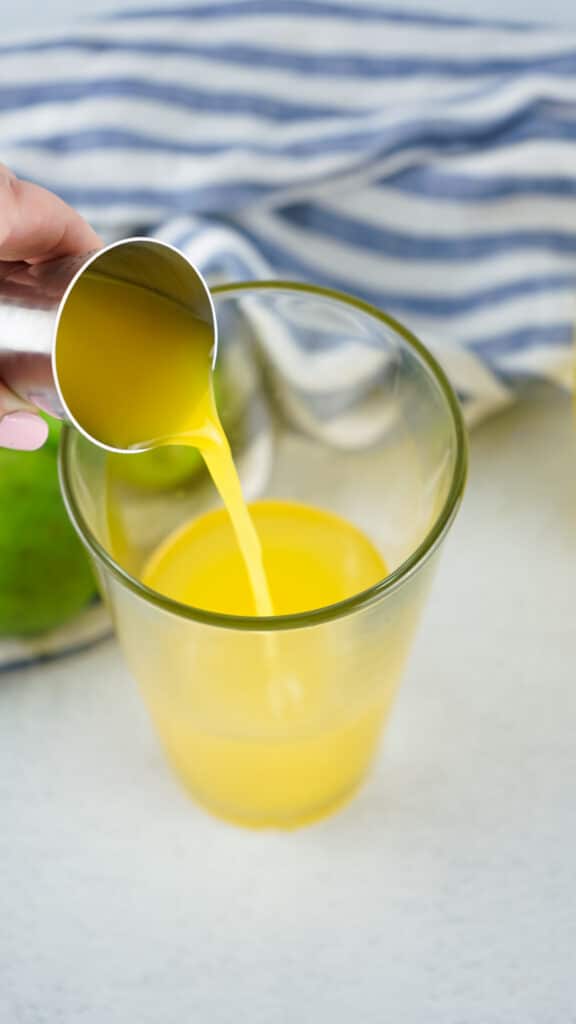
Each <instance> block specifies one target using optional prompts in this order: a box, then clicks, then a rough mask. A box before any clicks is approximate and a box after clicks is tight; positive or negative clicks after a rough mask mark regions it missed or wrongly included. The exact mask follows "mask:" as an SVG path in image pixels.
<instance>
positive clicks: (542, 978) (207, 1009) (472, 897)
mask: <svg viewBox="0 0 576 1024" xmlns="http://www.w3.org/2000/svg"><path fill="white" fill-rule="evenodd" d="M575 609H576V450H575V438H574V424H573V419H572V411H571V406H570V403H569V402H568V400H567V399H565V398H562V397H559V396H555V397H553V398H552V399H548V400H546V401H545V400H544V399H541V400H538V401H536V402H534V403H533V404H532V405H529V406H528V405H526V406H522V407H516V408H515V409H513V410H511V411H510V412H507V413H505V414H503V415H502V416H500V417H498V418H496V419H494V420H492V421H490V422H489V423H488V424H487V425H485V426H484V427H482V428H480V429H479V430H478V431H477V432H476V433H475V435H474V438H473V443H472V467H471V481H470V485H469V490H468V494H467V498H466V500H465V503H464V506H463V509H462V512H461V514H460V517H459V520H458V521H457V524H456V526H455V528H454V530H453V533H452V535H451V537H450V538H449V540H448V543H447V546H446V548H445V552H444V557H443V561H442V564H441V568H440V572H439V574H438V577H437V581H436V585H435V588H434V590H433V593H432V598H431V601H430V605H429V609H428V612H427V614H426V618H425V622H424V624H423V626H422V629H421V630H420V633H419V637H418V641H417V646H416V650H415V652H414V656H413V658H412V661H411V663H410V667H409V671H408V674H407V678H406V681H405V685H404V688H403V691H402V694H401V697H400V699H399V701H398V704H397V707H396V710H395V714H394V715H393V719H392V723H391V725H390V728H389V731H388V735H387V740H386V743H385V746H384V749H383V751H382V755H381V757H380V760H379V762H378V766H377V770H376V772H375V774H374V776H373V777H372V779H371V781H370V783H369V784H368V785H367V786H366V788H365V789H364V790H363V792H362V793H361V794H360V796H359V797H358V798H357V799H356V800H355V801H354V802H353V803H352V804H351V805H350V806H349V807H348V808H346V810H344V811H343V812H342V813H341V814H340V815H338V816H336V817H334V818H332V819H330V820H328V821H325V822H323V823H321V824H319V825H316V826H314V827H310V828H307V829H304V830H302V831H299V832H295V833H288V834H281V833H257V832H255V833H252V832H244V831H240V830H236V829H234V828H232V827H229V826H227V825H225V824H222V823H220V822H218V821H215V820H212V819H211V818H209V817H207V816H206V815H205V814H204V813H203V812H202V811H200V810H199V809H197V808H196V807H195V806H194V804H192V803H191V802H190V801H189V800H188V798H187V797H186V796H185V795H184V794H183V793H182V792H181V791H180V789H179V788H178V786H177V785H176V784H175V783H174V782H173V780H172V778H171V776H170V775H169V773H168V770H167V768H165V766H164V763H163V760H162V757H161V755H160V753H159V751H158V749H157V747H156V743H155V740H154V737H153V735H152V731H151V728H150V727H149V725H148V723H147V719H146V717H145V713H144V710H143V708H142V706H141V704H140V701H139V698H138V696H137V694H136V690H135V686H134V684H133V683H132V682H131V680H130V678H129V676H128V673H127V671H126V670H125V669H124V667H123V666H122V664H121V662H120V660H119V656H118V652H117V649H116V647H115V646H114V645H113V644H112V643H110V644H108V645H105V646H102V647H100V648H99V649H97V650H95V651H94V652H92V653H91V654H88V655H85V656H83V657H80V658H75V659H73V660H69V661H64V662H60V663H56V664H52V665H50V666H46V667H44V668H42V669H38V670H34V671H29V672H25V673H18V674H14V675H13V676H8V677H2V678H1V680H0V816H1V818H0V820H1V826H0V829H1V831H0V1021H2V1024H184V1022H185V1024H188V1022H192V1021H194V1022H198V1024H292V1022H298V1021H300V1022H302V1024H308V1022H310V1024H312V1022H314V1024H324V1022H329V1024H351V1022H355V1021H357V1022H359V1024H384V1022H390V1024H512V1022H514V1024H516V1022H518V1024H569V1022H570V1021H572V1020H574V1019H575V1018H574V1016H573V1014H574V1006H575V985H576V982H575V976H576V887H575V884H574V847H575V844H576V799H575V788H576V741H575V729H574V721H575V713H576V687H575V685H574V682H575V653H574V616H575Z"/></svg>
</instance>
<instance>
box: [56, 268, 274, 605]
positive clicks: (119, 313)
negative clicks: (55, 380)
mask: <svg viewBox="0 0 576 1024" xmlns="http://www.w3.org/2000/svg"><path fill="white" fill-rule="evenodd" d="M79 294H80V293H79V292H78V293H77V296H78V297H76V301H75V292H74V291H73V292H72V293H71V295H70V298H69V300H68V304H67V306H66V309H65V312H64V315H63V316H62V319H61V322H60V330H59V337H58V371H59V377H60V383H61V387H62V389H63V391H64V393H65V394H66V397H67V401H68V405H69V407H70V409H71V411H72V413H73V414H74V416H75V417H76V419H77V420H78V421H79V422H80V423H82V424H83V426H84V427H85V428H86V429H87V430H88V431H89V432H90V433H91V434H92V435H93V436H95V437H98V438H99V439H100V440H101V441H104V442H105V443H106V444H110V445H112V446H115V447H119V448H134V449H138V448H149V447H153V446H154V447H155V446H158V445H168V444H179V445H190V446H192V447H194V448H198V449H199V451H200V452H201V454H202V457H203V459H204V461H205V463H206V465H207V467H208V470H209V472H210V475H211V477H212V479H213V481H214V484H215V486H216V488H217V490H218V492H219V494H220V497H221V498H222V501H223V503H224V506H225V508H226V509H227V511H228V514H229V516H230V520H231V523H232V526H233V528H234V532H235V535H236V539H237V542H238V545H239V548H240V550H241V552H242V556H243V559H244V563H245V566H246V571H247V573H248V576H249V579H250V585H251V590H252V596H253V601H254V611H255V613H256V614H257V615H272V614H273V608H272V601H271V599H270V592H269V588H268V583H267V580H266V574H265V572H264V567H263V562H262V549H261V545H260V541H259V539H258V535H257V533H256V530H255V528H254V524H253V522H252V519H251V517H250V514H249V512H248V509H247V507H246V503H245V501H244V498H243V495H242V489H241V486H240V480H239V479H238V474H237V472H236V467H235V465H234V461H233V458H232V453H231V451H230V445H229V444H228V439H227V437H226V435H225V433H224V430H223V428H222V424H221V422H220V418H219V415H218V411H217V409H216V404H215V401H214V392H213V387H212V373H211V362H212V337H211V331H210V327H209V325H208V324H205V323H203V322H202V321H200V320H197V319H196V318H195V317H193V316H191V314H190V312H189V311H188V310H187V309H185V308H184V307H182V306H178V305H177V304H176V303H174V302H171V301H169V300H168V299H164V298H163V297H162V296H160V295H158V294H157V293H155V292H151V291H145V290H144V289H142V288H138V287H136V286H131V285H127V284H125V283H118V282H116V281H114V280H113V279H110V278H106V277H102V276H100V275H98V274H93V275H91V276H90V277H87V278H86V279H85V280H84V281H83V283H82V295H81V302H80V299H79ZM87 311H88V312H87ZM102 367H107V374H106V379H105V380H102V379H100V378H101V376H102ZM134 458H137V456H136V455H135V456H134Z"/></svg>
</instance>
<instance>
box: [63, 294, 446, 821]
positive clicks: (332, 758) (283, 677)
mask: <svg viewBox="0 0 576 1024" xmlns="http://www.w3.org/2000/svg"><path fill="white" fill-rule="evenodd" d="M212 294H213V299H214V303H215V307H216V315H217V319H218V322H219V325H220V338H221V342H220V345H221V347H220V354H219V363H218V376H217V388H216V390H217V404H218V407H219V411H220V413H221V417H222V421H223V424H224V428H225V430H226V433H227V435H228V438H229V441H230V445H231V449H232V454H233V457H234V462H235V464H236V467H237V469H238V473H239V477H240V481H241V484H242V490H243V492H244V495H245V497H246V498H247V500H249V501H250V503H251V505H250V508H251V512H252V520H253V523H254V526H255V528H256V533H257V535H258V537H259V539H260V542H261V545H262V553H263V566H264V570H265V572H266V575H267V578H268V583H269V598H270V600H271V607H270V608H269V609H268V611H270V610H272V611H273V612H274V614H273V615H270V614H264V615H263V614H255V612H257V611H260V613H261V612H262V604H261V603H260V604H259V603H258V599H257V595H256V598H255V591H254V588H253V587H252V588H251V586H250V583H251V581H250V578H249V574H247V572H246V566H245V564H244V563H243V561H242V558H241V557H240V550H239V547H238V543H237V535H236V534H235V532H234V529H233V528H232V525H231V521H230V519H229V517H228V516H227V515H226V513H225V512H224V511H223V510H222V508H221V505H220V501H219V498H218V495H217V493H216V491H215V489H214V487H213V485H212V482H211V480H210V478H209V476H208V473H207V472H206V471H205V469H204V468H203V465H202V463H201V462H200V461H199V460H198V461H197V462H196V463H195V464H190V465H189V466H188V470H189V471H187V472H184V473H183V474H182V475H181V476H179V475H178V473H177V472H176V475H174V474H172V475H171V476H170V474H168V475H167V476H165V478H164V480H162V475H160V480H158V479H154V480H148V481H146V479H145V475H144V477H141V478H140V479H138V478H136V479H135V477H134V473H133V470H130V468H125V467H128V463H125V462H124V463H123V462H122V461H121V460H122V459H123V460H126V459H127V460H129V462H130V463H131V465H132V467H133V466H134V461H133V460H135V459H140V458H142V459H144V458H145V456H140V455H135V456H132V455H128V456H122V457H116V456H113V455H110V454H108V453H106V452H105V451H102V450H100V449H96V448H94V447H93V446H92V445H90V444H89V442H88V441H86V439H85V438H84V437H82V436H81V435H80V434H79V433H77V432H76V431H74V430H72V429H67V430H66V432H65V436H64V441H63V446H62V454H61V476H62V485H63V492H64V497H65V500H66V503H67V506H68V510H69V512H70V515H71V516H72V519H73V521H74V523H75V525H76V527H77V529H78V530H79V532H80V535H81V537H82V538H83V540H84V542H85V544H86V546H87V548H88V550H89V552H90V554H91V556H92V559H93V562H94V564H95V566H96V570H97V573H98V576H99V579H100V583H101V587H102V590H103V593H104V594H105V597H106V600H107V602H108V604H109V607H110V609H111V612H112V616H113V619H114V624H115V627H116V630H117V634H118V638H119V641H120V645H121V647H122V649H123V652H124V654H125V657H126V659H127V661H128V664H129V666H130V668H131V669H132V671H133V673H134V675H135V677H136V679H137V680H138V682H139V685H140V688H141V691H142V694H143V696H144V699H145V701H146V703H147V706H148V708H149V711H150V714H151V717H152V719H153V722H154V724H155V727H156V729H157V732H158V735H159V737H160V740H161V743H162V745H163V747H164V750H165V752H166V755H167V757H168V759H169V761H170V763H171V765H172V766H173V768H174V770H175V772H176V774H177V775H178V777H179V778H180V779H181V781H182V782H183V783H184V785H185V786H186V787H187V789H188V790H189V791H190V793H191V794H192V795H193V796H194V798H195V799H196V800H197V801H198V802H200V803H201V804H203V805H204V806H205V807H206V808H207V809H208V810H210V811H211V812H212V813H214V814H216V815H218V816H220V817H223V818H226V819H227V820H230V821H234V822H237V823H240V824H243V825H248V826H254V827H266V826H268V827H270V826H272V827H280V828H292V827H295V826H298V825H301V824H304V823H306V822H309V821H312V820H315V819H317V818H319V817H322V816H324V815H326V814H328V813H329V812H330V811H332V810H334V809H335V808H336V807H338V806H339V805H340V804H342V803H343V802H345V801H346V800H347V799H348V798H349V797H350V796H351V795H352V794H353V793H354V791H355V790H356V788H357V787H358V785H359V784H360V783H361V781H362V779H363V778H364V776H365V774H366V772H367V769H368V767H369V765H370V762H371V760H372V758H373V756H374V753H375V751H376V748H377V744H378V740H379V737H380V734H381V732H382V726H383V723H384V722H385V719H386V717H387V715H388V712H389V709H390V706H391V703H392V700H393V697H394V694H395V692H396V688H397V685H398V682H399V679H400V677H401V673H402V669H403V666H404V663H405V660H406V656H407V654H408V651H409V647H410V643H411V639H412V635H413V631H414V628H415V625H416V622H417V619H418V615H419V612H420V609H421V606H422V603H423V600H424V598H425V595H426V590H427V585H428V581H429V578H430V575H431V571H432V568H433V565H434V562H435V556H436V553H437V551H438V549H439V547H440V545H441V542H442V540H443V538H444V537H445V535H446V533H447V531H448V529H449V526H450V524H451V522H452V519H453V517H454V515H455V513H456V510H457V507H458V504H459V501H460V498H461V495H462V491H463V486H464V480H465V470H466V450H465V437H464V429H463V425H462V420H461V415H460V412H459V408H458V403H457V400H456V398H455V396H454V394H453V392H452V390H451V388H450V386H449V384H448V383H447V381H446V378H445V377H444V374H443V373H442V371H441V369H440V368H439V367H438V365H437V364H436V363H435V361H434V360H433V358H432V357H431V356H430V355H429V354H428V353H427V351H426V350H425V349H424V348H423V347H422V346H421V345H420V344H419V342H418V341H417V340H416V339H415V338H414V337H413V336H412V335H410V333H409V332H408V331H406V330H405V329H404V328H403V327H402V326H401V325H399V324H397V323H396V322H395V321H393V320H392V319H391V318H389V317H387V316H385V315H384V314H382V313H380V312H378V311H377V310H375V309H373V308H371V307H368V306H366V305H365V304H363V303H360V302H357V301H355V300H353V299H350V298H348V297H346V296H344V295H340V294H336V293H333V292H329V291H326V290H322V289H315V288H310V287H307V286H305V285H299V284H289V283H287V284H281V283H273V284H272V283H262V284H251V283H249V284H243V285H236V286H227V287H221V288H216V289H214V290H213V293H212ZM167 451H169V452H170V455H169V456H166V457H167V458H168V457H169V458H170V459H172V460H173V464H174V465H175V466H176V469H177V467H178V459H179V458H180V457H181V456H180V455H178V452H180V453H181V452H182V449H175V448H170V449H167ZM175 453H176V454H175ZM189 454H190V453H189V452H188V453H187V455H189ZM119 459H120V461H119ZM208 463H209V464H210V461H209V460H208ZM183 465H184V463H183Z"/></svg>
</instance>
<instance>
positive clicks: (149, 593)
mask: <svg viewBox="0 0 576 1024" xmlns="http://www.w3.org/2000/svg"><path fill="white" fill-rule="evenodd" d="M257 290H258V291H282V290H284V291H292V292H302V293H304V294H307V295H318V296H321V297H323V298H328V299H333V300H335V301H336V302H339V303H342V304H343V305H345V306H349V307H351V308H353V309H357V310H360V311H361V312H363V313H366V314H367V315H368V316H371V317H372V318H373V319H375V320H379V321H380V322H381V323H384V324H386V326H387V327H390V328H391V329H392V330H393V331H395V332H396V333H397V334H398V335H400V337H401V338H402V339H403V341H404V342H405V343H406V344H407V345H408V347H409V348H411V349H412V350H414V351H415V352H416V353H417V355H418V356H419V358H420V359H421V360H422V362H423V363H424V364H425V365H426V367H427V369H428V370H429V372H430V373H431V375H432V377H433V378H434V380H435V382H436V384H437V385H438V387H439V389H440V392H441V394H442V396H443V398H444V401H445V403H446V408H447V412H448V414H449V416H450V417H451V419H452V426H453V429H454V436H455V441H456V458H455V461H454V467H453V471H452V479H451V482H450V488H449V490H448V494H447V496H446V499H445V501H444V504H443V506H442V508H441V510H440V512H439V513H438V515H437V516H436V518H435V520H434V522H433V524H432V526H431V527H430V529H429V530H428V532H427V534H426V536H425V537H424V539H423V540H422V541H421V542H420V544H419V545H418V546H417V547H416V548H415V549H414V550H413V551H412V552H411V553H410V554H409V555H408V557H407V558H405V559H404V561H403V562H401V563H400V565H399V566H398V567H397V568H396V569H394V571H393V572H391V573H389V574H388V576H385V577H384V578H383V579H381V580H379V581H378V582H377V583H375V584H373V585H372V586H371V587H368V588H367V589H366V590H362V591H359V592H358V593H357V594H352V596H351V597H347V598H345V599H344V600H342V601H337V602H335V603H334V604H329V605H325V606H323V607H321V608H314V609H312V610H310V611H305V612H294V613H292V614H290V615H270V616H257V615H231V614H225V613H221V612H212V611H208V610H206V609H203V608H194V607H192V606H191V605H186V604H182V603H181V602H179V601H176V600H174V599H173V598H170V597H166V596H165V595H164V594H160V593H158V592H157V591H156V590H152V588H150V587H147V586H146V585H145V584H144V583H142V582H141V581H140V580H138V579H136V577H135V576H132V575H131V574H130V573H129V572H127V570H126V569H123V568H122V566H121V565H119V564H118V562H116V561H115V560H114V559H113V558H112V556H111V555H110V554H109V553H108V552H107V551H106V549H105V548H104V547H103V546H102V545H101V544H100V542H99V541H98V540H97V539H96V537H95V536H94V534H93V533H92V531H91V530H90V528H89V527H88V524H87V523H86V521H85V519H84V517H83V515H82V513H81V511H80V508H79V506H78V503H77V501H76V497H75V495H74V488H73V485H72V483H71V480H70V472H69V453H70V445H71V443H72V439H73V436H74V428H73V427H72V426H71V425H69V424H66V425H65V426H64V429H63V431H62V438H61V443H60V453H59V470H60V485H61V489H62V495H63V498H64V503H65V505H66V509H67V511H68V515H69V516H70V519H71V520H72V524H73V526H74V527H75V529H76V531H77V532H78V534H79V536H80V539H81V540H82V541H83V542H84V544H85V545H86V547H87V548H88V550H89V551H90V553H91V554H92V555H93V556H94V558H95V559H96V561H97V562H100V563H102V564H103V565H104V567H105V568H106V569H107V570H108V571H109V572H111V573H112V575H113V576H115V577H116V578H117V579H118V580H120V582H121V583H122V584H123V585H124V586H126V587H128V589H129V590H131V591H132V592H133V593H135V594H137V596H138V597H141V598H142V599H143V600H145V601H147V602H148V603H149V604H153V605H156V606H157V607H159V608H161V609H162V610H163V611H166V612H169V613H170V614H172V615H177V616H178V617H179V618H183V619H189V620H190V621H193V622H199V623H202V624H203V625H209V626H217V627H219V628H221V629H234V630H239V631H245V632H263V631H264V632H275V631H280V630H289V629H301V628H303V627H306V626H315V625H319V624H320V623H323V622H331V621H334V620H336V619H340V618H344V617H346V616H348V615H350V614H353V613H355V612H359V611H361V610H362V609H363V608H366V607H368V606H369V605H372V604H374V603H376V602H377V601H379V600H380V599H381V598H383V597H385V596H386V595H388V594H390V593H392V592H394V591H396V590H397V589H398V588H399V587H401V586H402V585H403V584H404V583H405V582H406V581H407V580H408V579H409V578H410V577H411V576H413V575H414V574H415V573H416V572H417V571H418V570H419V569H420V568H422V566H423V565H424V564H425V562H427V561H428V559H429V558H430V557H431V556H432V554H433V553H434V551H435V550H436V549H437V547H438V546H439V544H440V542H441V540H442V539H443V537H444V535H445V533H446V532H447V530H448V528H449V526H450V525H451V523H452V520H453V519H454V516H455V515H456V512H457V510H458V506H459V504H460V501H461V499H462V494H463V491H464V485H465V483H466V475H467V469H468V446H467V439H466V428H465V425H464V419H463V416H462V410H461V408H460V404H459V402H458V399H457V397H456V394H455V393H454V389H453V388H452V385H451V384H450V382H449V380H448V378H447V376H446V374H445V373H444V370H443V369H442V367H441V366H440V364H439V363H438V361H437V360H436V359H435V358H434V356H433V355H432V354H431V353H430V352H429V351H428V349H427V348H426V347H425V346H424V345H423V344H422V342H421V341H419V340H418V338H417V337H416V336H415V335H414V334H412V332H411V331H409V330H408V328H406V327H404V325H403V324H401V323H400V322H399V321H398V320H395V319H394V317H392V316H390V315H389V314H388V313H384V312H383V311H382V310H380V309H378V308H377V307H376V306H373V305H371V304H370V303H368V302H364V301H363V300H362V299H357V298H354V297H353V296H351V295H347V294H346V293H344V292H340V291H337V290H336V289H332V288H324V287H321V286H319V285H309V284H305V283H304V282H298V281H280V280H279V281H276V280H262V281H242V282H239V283H233V284H221V285H215V286H214V287H213V288H211V293H212V295H213V296H216V297H218V296H219V297H221V298H222V297H225V296H226V295H227V294H237V293H241V292H250V291H257Z"/></svg>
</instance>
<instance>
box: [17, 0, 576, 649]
mask: <svg viewBox="0 0 576 1024" xmlns="http://www.w3.org/2000/svg"><path fill="white" fill-rule="evenodd" d="M0 139H1V140H2V152H1V158H2V159H3V160H4V161H5V162H6V163H7V164H8V165H9V166H10V167H11V168H12V169H13V170H14V171H15V172H16V173H17V174H19V175H21V176H23V177H27V178H30V179H33V180H35V181H38V182H40V183H41V184H43V185H45V186H47V187H48V188H50V189H53V190H54V191H56V192H58V193H59V194H60V195H61V196H63V197H64V198H65V199H66V200H67V201H68V202H70V203H72V204H73V205H75V206H77V207H78V208H79V209H80V210H81V211H82V213H83V214H84V215H85V216H86V217H87V218H88V219H90V220H91V222H92V223H93V224H94V226H95V227H96V228H97V230H99V231H100V232H101V234H102V235H103V236H104V238H105V239H106V240H112V239H114V238H118V237H121V236H125V235H129V234H136V233H138V234H141V233H151V234H155V235H157V236H159V237H161V238H163V239H165V240H167V241H169V242H171V243H173V244H175V245H177V246H180V247H181V248H182V249H183V250H184V251H186V252H187V254H188V255H189V256H190V257H191V258H192V259H193V261H194V262H196V263H197V264H198V265H199V266H200V267H201V268H203V269H204V271H205V273H206V274H207V276H208V279H209V280H212V281H214V280H222V279H224V280H231V279H238V278H249V277H258V278H263V277H272V276H274V277H289V278H290V277H291V278H297V279H305V280H307V281H310V282H316V283H319V284H324V285H329V286H332V287H335V288H338V289H341V290H345V291H348V292H350V293H353V294H355V295H358V296H360V297H362V298H364V299H365V300H367V301H369V302H371V303H374V304H375V305H377V306H380V307H381V308H383V309H385V310H387V311H388V312H390V313H391V314H393V315H394V316H396V317H397V318H398V319H400V320H401V321H403V322H404V323H405V324H406V325H407V326H408V327H410V328H411V329H412V330H413V331H414V332H415V333H416V334H417V335H419V336H420V337H421V339H422V340H423V341H424V342H425V343H426V344H427V345H428V346H429V347H430V348H431V349H432V350H433V351H434V352H435V353H436V354H437V356H438V357H439V358H440V360H441V361H442V362H443V364H444V366H445V367H446V369H447V370H448V373H449V375H450V376H451V378H452V381H453V383H454V385H455V386H456V389H457V390H458V393H459V394H460V396H461V398H462V401H463V404H464V409H465V413H466V416H467V418H468V421H469V422H471V423H472V422H474V421H476V420H477V419H479V418H481V417H482V416H485V415H486V414H488V413H489V412H491V411H492V410H494V409H496V408H498V407H500V406H502V405H504V404H505V403H506V402H508V401H510V400H511V399H512V398H513V397H514V395H515V393H517V392H518V391H519V390H520V388H521V387H522V386H523V385H524V384H525V383H526V382H527V381H531V380H534V379H537V380H546V381H551V382H555V383H558V384H564V383H567V382H568V381H569V379H570V375H571V369H570V368H571V339H572V328H573V321H574V295H575V293H576V32H573V31H572V32H571V31H558V30H551V29H548V28H546V27H542V26H538V27H537V26H533V25H528V24H522V25H519V24H507V23H504V22H501V23H500V22H494V21H491V22H488V21H478V20H469V19H466V18H460V17H452V16H446V17H442V16H435V15H430V14H421V15H417V14H414V13H407V12H402V11H401V10H400V9H398V8H390V7H388V6H387V5H386V4H384V3H382V4H379V3H377V2H376V0H212V2H208V0H197V2H195V3H188V4H186V5H183V6H175V7H173V8H170V7H169V6H167V5H161V4H159V6H158V9H157V10H152V9H149V10H146V11H143V12H139V13H135V12H130V13H123V14H121V15H118V16H116V17H108V18H106V19H102V20H98V21H92V22H90V23H86V22H83V23H82V25H81V26H80V27H78V26H75V27H74V28H71V29H70V30H69V31H68V32H66V33H62V32H60V33H58V34H55V33H53V34H51V35H46V36H44V37H42V38H27V39H19V40H14V41H13V42H12V43H6V42H4V44H2V45H0ZM75 642H76V643H78V642H82V640H81V638H80V640H79V639H78V636H77V637H76V641H75ZM43 643H44V647H43V649H42V651H40V653H43V654H44V655H45V654H46V653H47V654H48V655H49V656H50V655H52V654H53V653H54V652H55V651H58V650H59V649H61V645H60V642H59V641H57V642H53V641H50V640H49V639H48V640H47V641H46V642H43ZM46 644H47V645H48V646H47V647H46ZM68 646H69V641H68ZM36 653H38V651H36ZM20 654H21V656H22V657H23V658H24V657H25V653H24V654H22V652H20ZM12 656H13V657H14V649H12ZM0 662H1V652H0Z"/></svg>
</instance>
